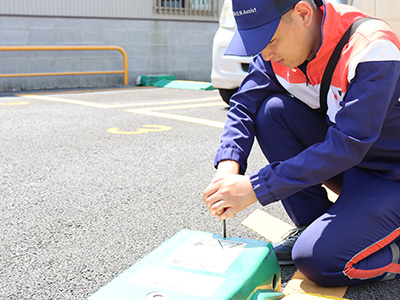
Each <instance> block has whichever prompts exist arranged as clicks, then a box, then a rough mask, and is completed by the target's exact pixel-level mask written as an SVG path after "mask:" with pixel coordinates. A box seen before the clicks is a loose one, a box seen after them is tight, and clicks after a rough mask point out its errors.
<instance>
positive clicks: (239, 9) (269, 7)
mask: <svg viewBox="0 0 400 300" xmlns="http://www.w3.org/2000/svg"><path fill="white" fill-rule="evenodd" d="M299 1H300V0H232V9H233V15H234V16H235V20H236V24H237V31H236V32H235V34H234V36H233V38H232V40H231V42H230V43H229V45H228V48H227V49H226V51H225V55H239V56H246V55H255V54H258V53H260V52H261V51H262V50H264V48H265V47H267V45H268V44H269V42H270V41H271V39H272V37H273V36H274V34H275V31H276V29H277V28H278V25H279V22H280V21H281V17H282V16H283V15H284V14H286V13H287V12H288V11H289V10H291V9H292V8H293V7H294V6H295V5H296V3H297V2H299Z"/></svg>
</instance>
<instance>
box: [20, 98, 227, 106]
mask: <svg viewBox="0 0 400 300" xmlns="http://www.w3.org/2000/svg"><path fill="white" fill-rule="evenodd" d="M18 96H20V97H24V98H29V99H35V100H43V101H51V102H61V103H69V104H75V105H81V106H87V107H94V108H103V109H110V108H124V107H136V106H155V105H160V104H163V105H170V104H183V103H197V102H208V101H216V100H221V98H220V97H207V98H198V99H186V100H174V101H164V102H160V101H159V102H145V103H128V104H111V105H110V104H101V103H96V102H91V101H83V100H74V99H66V98H61V97H51V96H44V95H37V94H19V95H18ZM204 106H207V104H204ZM211 106H217V105H211ZM218 106H226V104H224V103H223V102H222V100H221V103H220V104H219V105H218Z"/></svg>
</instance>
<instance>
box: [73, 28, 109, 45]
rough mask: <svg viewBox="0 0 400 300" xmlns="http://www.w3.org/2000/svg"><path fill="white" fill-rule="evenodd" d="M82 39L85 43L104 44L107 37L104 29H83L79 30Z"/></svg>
mask: <svg viewBox="0 0 400 300" xmlns="http://www.w3.org/2000/svg"><path fill="white" fill-rule="evenodd" d="M79 34H80V41H81V43H82V44H84V45H104V44H105V43H106V39H105V36H104V31H103V30H101V29H100V28H99V29H83V30H79Z"/></svg>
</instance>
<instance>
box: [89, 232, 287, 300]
mask: <svg viewBox="0 0 400 300" xmlns="http://www.w3.org/2000/svg"><path fill="white" fill-rule="evenodd" d="M280 285H281V270H280V267H279V265H278V261H277V259H276V257H275V253H274V252H273V250H272V245H271V244H270V243H268V242H264V241H257V240H250V239H243V238H235V237H232V238H222V237H221V236H219V235H216V234H212V233H206V232H199V231H191V230H182V231H180V232H179V233H177V234H176V235H174V236H173V237H172V238H170V239H169V240H167V241H166V242H165V243H163V244H162V245H161V246H160V247H158V248H157V249H155V250H154V251H153V252H151V253H150V254H148V255H147V256H146V257H144V258H143V259H142V260H140V261H138V262H137V263H136V264H134V265H133V266H132V267H130V268H129V269H128V270H126V271H125V272H123V273H122V274H121V275H119V276H118V277H117V278H115V279H114V280H112V281H111V282H110V283H108V284H107V285H106V286H104V287H102V288H101V289H100V290H99V291H98V292H96V293H94V294H93V295H92V296H90V297H89V298H88V300H125V299H126V300H128V299H129V300H204V299H212V300H228V299H235V300H278V299H282V298H283V296H284V295H283V294H282V293H281V292H280Z"/></svg>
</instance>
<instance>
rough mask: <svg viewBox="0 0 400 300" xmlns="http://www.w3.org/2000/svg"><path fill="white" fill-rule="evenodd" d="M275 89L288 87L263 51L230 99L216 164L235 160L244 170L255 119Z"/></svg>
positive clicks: (283, 91)
mask: <svg viewBox="0 0 400 300" xmlns="http://www.w3.org/2000/svg"><path fill="white" fill-rule="evenodd" d="M275 93H287V91H286V90H284V89H283V88H282V87H281V86H280V84H279V83H278V81H277V79H276V77H275V75H274V73H273V71H272V67H271V64H270V63H269V62H266V61H264V60H263V58H262V56H261V55H260V54H259V55H258V56H256V57H255V58H254V59H253V61H252V62H251V64H250V68H249V74H248V75H247V76H246V77H245V79H244V80H243V82H242V84H241V86H240V88H239V91H238V93H236V94H235V95H233V96H232V98H231V100H230V109H229V112H228V114H227V120H226V122H225V127H224V130H223V133H222V136H221V145H220V147H219V148H218V150H217V154H216V156H215V162H214V165H215V167H216V166H217V165H218V163H219V162H220V161H222V160H227V159H229V160H234V161H237V162H238V163H239V164H240V173H241V174H244V172H245V171H246V168H247V158H248V156H249V154H250V150H251V148H252V146H253V142H254V136H255V129H254V119H255V116H256V113H257V110H258V107H259V106H260V105H261V103H262V102H263V101H264V99H265V98H267V97H268V96H269V95H271V94H275Z"/></svg>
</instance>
